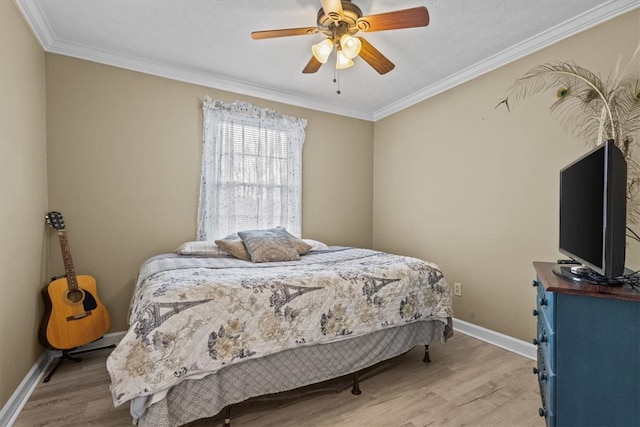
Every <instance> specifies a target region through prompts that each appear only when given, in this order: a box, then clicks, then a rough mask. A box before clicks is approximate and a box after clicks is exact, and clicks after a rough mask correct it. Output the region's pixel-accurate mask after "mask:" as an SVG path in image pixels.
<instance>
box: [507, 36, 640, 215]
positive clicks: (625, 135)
mask: <svg viewBox="0 0 640 427" xmlns="http://www.w3.org/2000/svg"><path fill="white" fill-rule="evenodd" d="M639 50H640V45H639V46H638V48H637V49H636V52H635V53H634V55H633V57H632V59H631V61H630V62H629V65H627V67H625V68H624V69H622V70H621V69H620V67H619V65H618V67H616V70H615V72H613V73H612V74H611V75H610V76H609V78H608V79H606V80H603V79H601V78H600V77H599V76H598V75H596V74H595V73H592V72H591V71H589V70H587V69H585V68H583V67H580V66H578V65H576V64H574V63H572V62H558V63H554V64H543V65H538V66H536V67H534V68H532V69H531V70H530V71H529V72H528V73H526V74H525V75H524V76H522V77H520V78H519V79H517V80H516V81H515V82H514V84H513V85H512V86H511V87H510V88H509V90H508V92H507V96H506V97H505V98H504V99H503V100H502V101H501V102H500V103H499V104H498V105H503V104H504V105H505V106H506V107H507V109H508V110H510V106H511V105H512V104H515V102H517V101H518V100H521V99H525V98H528V97H530V96H532V95H535V94H537V93H540V92H544V91H549V90H554V91H555V92H556V101H555V102H554V103H553V104H552V105H551V114H552V116H554V117H555V118H557V119H558V120H560V122H561V124H562V125H563V127H564V130H565V131H566V132H568V133H570V134H572V135H573V136H576V137H578V138H581V139H583V140H584V141H585V144H587V145H588V146H596V145H598V144H600V143H601V142H604V141H606V140H608V139H613V140H614V141H615V143H616V145H617V146H618V147H619V148H620V150H621V151H622V153H623V154H624V157H625V159H626V160H627V165H628V174H627V175H628V182H627V220H628V222H630V223H637V222H638V220H639V219H640V164H639V163H638V161H637V160H636V159H635V158H634V157H633V156H632V153H633V150H634V148H636V146H637V145H638V144H639V141H638V133H639V132H640V71H638V67H637V64H636V66H635V68H634V70H635V71H634V72H632V73H630V74H628V73H627V72H628V70H629V68H630V67H631V66H632V64H634V60H635V59H636V57H637V56H638V52H639Z"/></svg>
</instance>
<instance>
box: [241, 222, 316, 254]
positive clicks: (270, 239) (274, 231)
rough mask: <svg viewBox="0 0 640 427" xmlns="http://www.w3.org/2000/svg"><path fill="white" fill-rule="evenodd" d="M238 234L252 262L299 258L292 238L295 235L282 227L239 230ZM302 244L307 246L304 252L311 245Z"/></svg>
mask: <svg viewBox="0 0 640 427" xmlns="http://www.w3.org/2000/svg"><path fill="white" fill-rule="evenodd" d="M238 236H240V238H241V239H242V242H243V243H244V246H245V247H246V248H247V252H249V256H250V257H251V261H252V262H275V261H296V260H299V259H300V254H299V253H298V249H297V248H296V244H295V240H294V239H296V237H294V236H292V235H291V234H289V232H288V231H287V230H286V229H285V228H284V227H276V228H269V229H266V230H246V231H239V232H238ZM302 243H304V242H302ZM304 244H305V245H306V246H307V248H306V250H305V253H306V252H307V251H308V250H309V249H311V247H310V245H307V244H306V243H304ZM301 249H304V248H301Z"/></svg>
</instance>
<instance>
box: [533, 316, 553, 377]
mask: <svg viewBox="0 0 640 427" xmlns="http://www.w3.org/2000/svg"><path fill="white" fill-rule="evenodd" d="M536 330H537V336H536V338H535V339H534V340H533V344H534V345H536V346H538V354H540V352H542V353H543V354H544V359H545V361H546V364H547V365H548V366H549V367H550V368H551V369H552V370H553V371H554V372H555V369H556V365H555V357H553V356H554V352H553V351H552V348H554V343H555V338H556V336H555V332H554V331H553V330H552V329H551V328H550V327H549V324H548V322H547V319H546V318H545V316H543V315H538V327H537V329H536Z"/></svg>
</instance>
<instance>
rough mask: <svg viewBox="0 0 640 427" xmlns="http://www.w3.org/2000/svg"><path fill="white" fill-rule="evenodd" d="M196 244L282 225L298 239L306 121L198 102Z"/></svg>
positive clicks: (243, 106)
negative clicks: (200, 128) (200, 137)
mask: <svg viewBox="0 0 640 427" xmlns="http://www.w3.org/2000/svg"><path fill="white" fill-rule="evenodd" d="M202 109H203V144H202V172H201V181H200V202H199V203H200V204H199V207H198V237H197V238H198V240H215V239H219V238H222V237H225V236H226V235H228V234H230V233H233V232H235V231H240V230H248V229H260V228H269V227H274V226H278V225H282V226H284V227H286V228H287V230H288V231H289V232H290V233H292V234H294V235H296V236H300V234H301V228H302V226H301V222H302V219H301V216H302V207H301V205H302V146H303V144H304V137H305V133H304V128H305V126H306V125H307V121H306V119H300V118H296V117H290V116H285V115H282V114H280V113H278V112H276V111H274V110H270V109H261V108H257V107H256V106H254V105H251V104H249V103H246V102H234V103H233V104H226V103H224V102H222V101H217V100H215V101H214V100H212V99H211V98H209V97H206V98H205V99H204V102H203V104H202Z"/></svg>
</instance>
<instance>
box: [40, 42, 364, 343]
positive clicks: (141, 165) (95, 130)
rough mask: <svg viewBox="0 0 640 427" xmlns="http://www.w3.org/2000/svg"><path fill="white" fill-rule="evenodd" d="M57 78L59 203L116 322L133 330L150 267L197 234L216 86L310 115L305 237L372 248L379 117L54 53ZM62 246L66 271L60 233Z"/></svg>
mask: <svg viewBox="0 0 640 427" xmlns="http://www.w3.org/2000/svg"><path fill="white" fill-rule="evenodd" d="M46 76H47V138H48V150H49V154H48V166H49V206H50V208H51V209H52V210H59V211H60V212H61V213H62V214H63V216H64V218H65V220H66V221H65V222H66V224H67V234H68V237H69V241H70V245H71V252H72V255H73V259H74V263H75V267H76V270H77V272H78V273H83V274H90V275H92V276H94V277H95V278H96V280H97V283H98V293H99V295H100V298H101V300H102V302H103V303H104V304H105V306H106V307H107V309H108V310H109V312H110V313H111V316H112V327H111V330H112V331H123V330H125V329H126V316H127V310H128V306H129V299H130V297H131V292H132V288H133V284H134V277H135V276H136V274H137V272H138V268H139V266H140V264H141V263H142V262H143V261H144V260H145V259H146V258H148V257H150V256H152V255H156V254H158V253H162V252H170V251H173V250H174V249H175V248H176V247H177V246H178V245H179V244H181V243H182V242H185V241H188V240H194V238H195V229H196V216H197V214H196V210H197V205H198V187H199V176H200V146H201V140H202V117H201V116H202V110H201V102H202V98H203V97H204V96H205V95H210V96H212V97H213V98H215V99H221V100H224V101H227V102H233V101H235V100H243V101H249V102H252V103H254V104H255V105H258V106H259V107H269V108H275V109H277V110H278V111H280V112H282V113H284V114H288V115H293V116H298V117H304V118H306V119H307V120H308V124H307V128H306V139H305V144H304V149H303V221H302V227H303V235H304V236H305V237H309V238H315V239H318V240H322V241H325V242H327V243H329V244H343V245H353V246H364V247H371V245H372V229H373V225H372V203H373V202H372V196H373V179H372V177H373V124H372V123H371V122H367V121H362V120H356V119H348V118H344V117H340V116H337V115H332V114H327V113H321V112H317V111H312V110H308V109H304V108H298V107H293V106H289V105H284V104H276V103H273V102H267V101H264V100H260V99H255V98H248V97H244V96H239V95H235V94H232V93H228V92H222V91H219V90H214V89H210V88H205V87H200V86H196V85H191V84H186V83H181V82H177V81H172V80H167V79H163V78H158V77H153V76H149V75H145V74H140V73H136V72H132V71H127V70H123V69H118V68H114V67H109V66H104V65H99V64H95V63H91V62H87V61H82V60H77V59H72V58H69V57H64V56H59V55H54V54H47V56H46ZM332 135H341V137H340V138H336V137H334V136H332ZM51 249H52V250H51V265H52V266H53V269H52V271H51V274H56V273H60V272H62V262H61V257H60V252H59V249H58V243H57V241H56V240H55V239H52V242H51Z"/></svg>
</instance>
